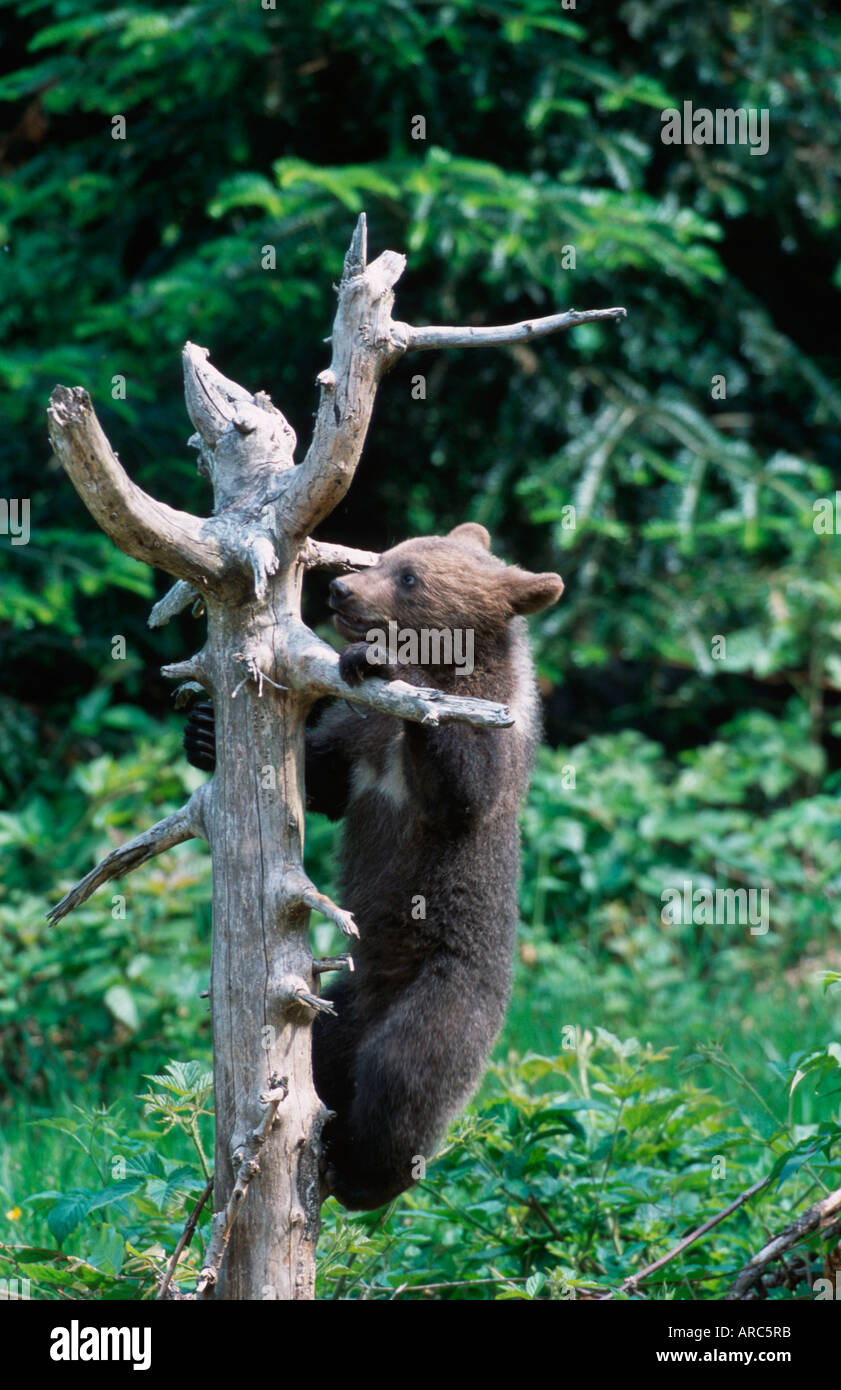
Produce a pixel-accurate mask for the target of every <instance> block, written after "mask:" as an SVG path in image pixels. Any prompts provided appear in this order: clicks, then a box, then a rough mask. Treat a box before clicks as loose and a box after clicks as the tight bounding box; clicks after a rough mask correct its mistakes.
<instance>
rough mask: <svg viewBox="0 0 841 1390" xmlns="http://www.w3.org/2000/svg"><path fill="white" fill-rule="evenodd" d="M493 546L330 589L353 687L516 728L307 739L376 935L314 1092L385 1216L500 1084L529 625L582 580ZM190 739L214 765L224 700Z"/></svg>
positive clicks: (364, 934) (331, 1181)
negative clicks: (501, 711) (443, 1141)
mask: <svg viewBox="0 0 841 1390" xmlns="http://www.w3.org/2000/svg"><path fill="white" fill-rule="evenodd" d="M489 545H490V538H489V536H488V533H487V531H485V529H484V527H482V526H478V525H475V524H473V523H467V524H466V525H463V526H457V527H456V528H455V530H454V531H451V532H450V533H449V535H448V536H428V537H421V538H418V539H416V540H409V541H404V542H403V544H402V545H397V546H395V547H394V548H393V549H392V550H389V551H386V553H385V554H384V555H382V557H381V558H380V560H379V562H378V563H377V564H376V565H375V566H374V567H373V568H371V569H366V570H362V571H360V572H358V573H355V574H352V575H349V576H347V577H345V578H342V579H336V580H334V581H333V583H332V585H331V588H330V607H331V608H332V609H333V610H334V613H335V617H334V625H335V627H336V629H337V630H338V632H339V633H341V635H342V636H343V637H347V638H349V639H350V640H351V645H350V646H349V647H347V648H346V649H345V651H344V652H343V653H342V655H341V658H340V662H341V668H340V669H341V673H342V676H343V677H344V679H345V680H346V681H347V682H348V684H358V683H359V682H360V681H362V680H364V679H366V678H369V677H376V676H378V675H379V676H386V677H388V678H394V677H398V676H399V678H400V679H402V680H405V681H409V682H411V683H412V684H414V685H427V686H437V687H438V688H439V689H442V690H446V691H448V692H451V693H452V694H455V695H472V696H478V697H481V698H482V699H487V700H497V701H500V702H502V703H504V704H507V705H508V706H509V708H510V710H511V713H512V715H513V716H514V719H515V723H514V724H513V725H511V726H510V727H509V728H505V729H481V728H475V727H473V726H471V725H467V724H444V725H441V726H439V727H437V728H430V727H427V726H423V725H420V724H414V723H409V722H408V721H407V722H404V721H402V720H400V719H394V718H392V717H390V716H388V715H384V714H379V713H375V712H374V711H372V710H365V711H363V712H359V710H357V709H356V708H351V707H350V706H349V705H347V704H346V703H344V702H338V703H336V704H334V705H332V706H331V707H329V708H328V709H327V711H326V712H325V713H324V714H323V715H321V716H320V717H319V718H318V720H317V722H316V723H315V725H314V727H313V728H311V729H308V731H307V746H306V793H307V806H308V808H309V809H310V810H314V811H320V812H323V813H324V814H326V815H327V816H329V817H330V819H331V820H335V819H338V818H339V817H344V836H343V842H342V851H341V865H340V867H341V873H340V891H339V901H340V902H341V905H342V906H343V907H345V908H347V909H348V910H349V911H351V912H352V913H353V914H354V916H355V918H356V922H357V924H358V926H359V933H360V937H359V941H358V942H357V943H355V945H354V950H353V958H354V966H355V969H354V971H353V972H352V973H346V974H345V975H343V976H342V977H341V979H340V980H339V981H338V983H336V984H335V985H333V986H332V987H331V988H330V989H329V990H328V991H327V992H326V993H327V996H328V997H329V998H330V999H332V1000H333V1002H334V1004H335V1006H336V1016H335V1017H333V1016H330V1015H319V1016H318V1017H317V1018H316V1020H315V1022H314V1024H313V1069H314V1079H315V1085H316V1089H317V1091H318V1093H319V1095H320V1096H321V1098H322V1100H323V1101H324V1102H325V1104H326V1105H327V1106H328V1107H329V1109H330V1110H332V1111H334V1112H335V1116H334V1118H333V1119H331V1120H330V1121H329V1122H328V1124H327V1126H326V1127H325V1130H324V1183H325V1190H326V1192H327V1193H332V1194H333V1195H334V1196H336V1197H337V1198H338V1199H339V1201H340V1202H342V1203H343V1205H344V1206H346V1207H350V1208H351V1209H366V1210H370V1209H373V1208H375V1207H379V1206H382V1205H383V1204H384V1203H385V1202H388V1201H390V1200H391V1199H392V1198H393V1197H396V1196H397V1195H398V1194H399V1193H400V1192H403V1191H405V1189H406V1188H408V1187H411V1185H412V1184H413V1183H414V1182H416V1181H417V1179H418V1178H419V1177H421V1176H422V1174H423V1171H424V1164H423V1160H424V1159H425V1158H426V1157H428V1156H429V1155H430V1153H431V1152H432V1150H433V1148H434V1146H435V1144H436V1141H437V1140H438V1139H439V1138H440V1136H441V1135H442V1133H443V1131H444V1129H445V1128H446V1126H447V1124H448V1122H449V1121H450V1120H451V1119H452V1118H453V1117H454V1116H455V1115H456V1114H457V1113H458V1112H459V1110H460V1109H461V1108H462V1106H463V1105H464V1104H465V1102H466V1101H467V1100H468V1099H469V1098H470V1096H471V1095H472V1094H473V1092H474V1091H475V1089H476V1087H477V1085H478V1084H479V1081H480V1080H481V1077H482V1073H483V1071H484V1069H485V1065H486V1062H487V1059H488V1054H489V1053H490V1050H491V1048H492V1046H493V1043H494V1040H495V1039H496V1036H497V1034H498V1032H499V1029H500V1027H501V1025H502V1019H503V1015H504V1012H505V1007H506V1004H507V1001H508V996H509V991H510V986H511V966H512V956H513V950H514V934H515V930H516V925H517V876H518V867H519V841H518V829H517V815H518V810H519V806H520V802H521V800H522V798H523V795H524V793H525V790H526V786H527V783H528V778H529V771H530V767H531V763H532V758H533V754H534V749H535V745H536V742H537V739H538V735H539V705H538V699H537V691H536V686H535V680H534V672H533V669H532V663H531V659H530V656H529V649H528V639H527V633H526V626H525V621H524V618H523V616H522V615H524V614H527V613H536V612H538V611H539V610H540V609H542V608H546V607H547V606H548V605H549V604H552V603H555V602H556V601H557V600H558V598H560V595H561V593H562V591H563V583H562V581H561V579H560V578H559V576H558V575H557V574H529V573H527V572H526V571H525V570H521V569H518V568H516V567H515V566H509V565H505V564H504V563H503V562H502V561H501V560H498V559H496V558H495V557H494V556H492V555H491V554H490V553H489ZM374 633H378V634H379V635H378V636H377V637H374V638H373V640H372V634H374ZM386 633H388V634H389V636H390V637H391V638H392V639H394V640H392V641H391V643H390V644H389V643H388V642H387V641H386V638H385V634H386ZM448 635H449V637H450V638H451V639H452V640H451V641H449V640H448ZM395 653H396V654H397V661H396V663H395V660H394V658H395ZM184 741H185V747H186V748H187V753H188V757H189V758H190V761H191V762H193V763H195V764H196V765H197V766H200V767H205V768H208V769H212V767H213V766H214V747H213V724H212V709H211V707H210V706H209V705H207V704H203V705H201V706H198V707H196V709H195V710H194V711H193V713H192V714H191V717H190V722H189V724H188V727H187V731H186V734H185V740H184Z"/></svg>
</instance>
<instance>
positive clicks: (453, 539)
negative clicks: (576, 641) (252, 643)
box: [330, 522, 564, 646]
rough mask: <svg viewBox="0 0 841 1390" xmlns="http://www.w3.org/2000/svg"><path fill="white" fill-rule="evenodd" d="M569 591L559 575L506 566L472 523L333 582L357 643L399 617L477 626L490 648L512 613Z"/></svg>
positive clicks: (417, 623)
mask: <svg viewBox="0 0 841 1390" xmlns="http://www.w3.org/2000/svg"><path fill="white" fill-rule="evenodd" d="M563 588H564V585H563V580H562V579H561V577H560V575H557V574H530V573H529V572H528V571H527V570H522V569H519V568H518V567H517V566H516V565H506V564H504V563H503V561H502V560H499V559H497V558H496V556H494V555H491V553H490V536H489V535H488V533H487V531H486V530H485V528H484V526H479V525H478V524H477V523H475V522H466V523H465V524H464V525H462V526H456V527H455V529H454V530H453V531H450V533H449V534H448V535H446V536H421V537H418V538H417V539H415V540H409V541H403V542H402V544H400V545H396V546H394V547H393V548H392V549H391V550H387V551H385V553H384V554H383V555H381V556H380V559H379V561H378V562H377V564H376V565H373V566H372V567H371V568H370V569H364V570H359V571H358V572H356V573H354V574H349V575H345V576H343V577H342V578H341V579H334V580H333V583H332V584H331V586H330V607H331V608H332V609H333V612H334V615H335V616H334V619H333V623H334V626H335V628H336V630H337V632H339V633H341V635H342V636H343V637H346V638H347V639H348V640H349V641H351V642H362V641H365V640H366V638H367V639H368V640H371V639H370V638H369V637H368V634H369V633H370V632H372V631H376V630H383V629H385V628H387V627H388V624H389V623H391V622H394V623H396V624H397V625H398V627H399V628H400V629H401V630H412V631H420V630H423V629H446V630H450V631H471V632H473V633H474V634H475V637H476V639H477V641H478V642H480V643H482V644H483V645H485V646H487V645H489V644H495V643H496V642H499V641H501V640H503V639H504V637H505V634H506V632H507V629H508V624H509V623H510V621H511V620H512V619H513V618H516V617H518V616H520V615H522V614H526V613H537V612H539V610H540V609H541V608H548V607H549V605H550V604H553V603H556V602H557V601H558V599H559V598H560V596H561V594H562V593H563Z"/></svg>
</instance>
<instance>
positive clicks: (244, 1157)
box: [196, 1078, 289, 1299]
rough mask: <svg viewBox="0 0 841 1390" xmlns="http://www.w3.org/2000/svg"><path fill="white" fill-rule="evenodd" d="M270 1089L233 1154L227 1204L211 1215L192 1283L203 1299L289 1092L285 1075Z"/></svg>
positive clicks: (213, 1282)
mask: <svg viewBox="0 0 841 1390" xmlns="http://www.w3.org/2000/svg"><path fill="white" fill-rule="evenodd" d="M272 1079H273V1082H274V1086H273V1089H272V1090H271V1092H270V1093H268V1094H267V1095H264V1096H261V1097H260V1100H261V1102H262V1103H263V1104H264V1105H265V1107H266V1108H265V1111H264V1112H263V1117H262V1119H261V1120H260V1123H259V1124H257V1125H255V1127H254V1129H252V1131H251V1133H250V1134H249V1135H248V1138H247V1139H246V1141H245V1143H244V1144H243V1146H242V1149H241V1150H240V1151H239V1152H238V1153H237V1154H235V1155H234V1167H235V1169H236V1181H235V1182H234V1186H233V1188H232V1190H231V1195H230V1197H229V1198H228V1203H227V1206H226V1207H225V1208H224V1209H223V1210H222V1211H218V1212H216V1214H215V1215H214V1217H213V1224H212V1227H211V1236H210V1241H209V1243H208V1247H207V1251H206V1253H205V1257H204V1265H203V1266H202V1271H201V1274H200V1275H199V1281H198V1283H197V1284H196V1298H197V1299H206V1298H209V1297H210V1294H211V1292H212V1290H213V1287H214V1285H215V1283H216V1281H217V1279H218V1277H219V1270H220V1268H221V1265H222V1259H223V1257H224V1254H225V1250H226V1248H227V1245H228V1240H229V1239H230V1235H231V1231H232V1230H233V1225H234V1222H235V1221H236V1219H237V1217H238V1216H239V1213H240V1211H241V1209H242V1204H243V1202H244V1201H245V1198H246V1195H247V1193H248V1185H249V1183H250V1182H251V1179H252V1178H253V1177H254V1176H255V1174H257V1173H259V1171H260V1150H261V1148H262V1147H263V1145H264V1144H265V1142H266V1140H267V1139H268V1137H269V1135H270V1134H271V1130H272V1125H273V1124H274V1122H275V1118H276V1116H277V1112H278V1108H279V1106H280V1104H281V1102H282V1101H284V1100H285V1099H286V1097H287V1095H288V1094H289V1088H288V1085H287V1083H286V1080H285V1079H277V1078H272Z"/></svg>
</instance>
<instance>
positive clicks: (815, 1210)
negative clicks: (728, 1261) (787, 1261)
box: [724, 1187, 841, 1303]
mask: <svg viewBox="0 0 841 1390" xmlns="http://www.w3.org/2000/svg"><path fill="white" fill-rule="evenodd" d="M839 1213H841V1187H837V1188H836V1189H835V1191H834V1192H830V1193H829V1194H828V1195H827V1196H826V1197H822V1198H821V1200H820V1201H819V1202H815V1205H814V1206H812V1207H809V1209H808V1210H807V1211H805V1212H804V1213H803V1215H802V1216H798V1218H797V1220H796V1221H792V1223H791V1225H790V1226H786V1228H785V1230H784V1231H781V1232H780V1234H779V1235H778V1236H774V1237H773V1239H772V1240H769V1241H767V1242H766V1244H765V1245H763V1247H762V1249H761V1250H759V1251H757V1253H756V1254H755V1255H754V1256H753V1257H752V1258H751V1259H750V1260H748V1262H747V1264H746V1265H745V1267H744V1269H743V1270H742V1271H741V1273H740V1274H739V1275H738V1277H737V1278H736V1280H735V1281H734V1283H733V1284H732V1286H731V1287H730V1288H729V1289H728V1291H727V1293H726V1294H725V1295H724V1298H725V1301H726V1302H729V1303H735V1302H737V1301H738V1300H740V1299H743V1298H747V1297H749V1295H750V1293H751V1291H752V1290H753V1288H754V1285H755V1284H756V1283H757V1281H758V1280H759V1278H760V1276H761V1274H762V1271H763V1270H764V1269H765V1267H766V1266H767V1265H769V1264H771V1262H772V1260H778V1259H779V1258H780V1256H781V1255H784V1254H785V1253H786V1251H787V1250H790V1249H791V1248H792V1246H793V1245H798V1244H799V1243H800V1241H801V1240H803V1239H804V1237H805V1236H808V1235H811V1234H812V1232H813V1231H820V1230H824V1231H825V1234H826V1235H827V1236H828V1237H830V1238H831V1237H834V1236H837V1235H838V1234H839V1232H841V1220H839Z"/></svg>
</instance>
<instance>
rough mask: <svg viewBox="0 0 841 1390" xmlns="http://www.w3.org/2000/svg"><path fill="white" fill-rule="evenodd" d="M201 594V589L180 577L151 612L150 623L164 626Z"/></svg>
mask: <svg viewBox="0 0 841 1390" xmlns="http://www.w3.org/2000/svg"><path fill="white" fill-rule="evenodd" d="M198 596H199V591H198V589H197V588H196V587H195V585H193V584H188V583H187V582H186V580H184V579H179V580H177V582H176V583H175V584H173V586H172V588H171V589H168V590H167V592H166V593H165V594H164V596H163V598H160V599H158V601H157V603H156V604H155V606H154V608H153V609H152V611H151V613H150V614H149V618H148V623H149V626H150V627H163V625H164V623H168V622H169V620H170V618H174V617H175V616H176V614H178V613H183V611H184V609H185V608H187V607H188V605H189V604H191V603H193V602H194V601H195V600H196V599H197V598H198Z"/></svg>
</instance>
